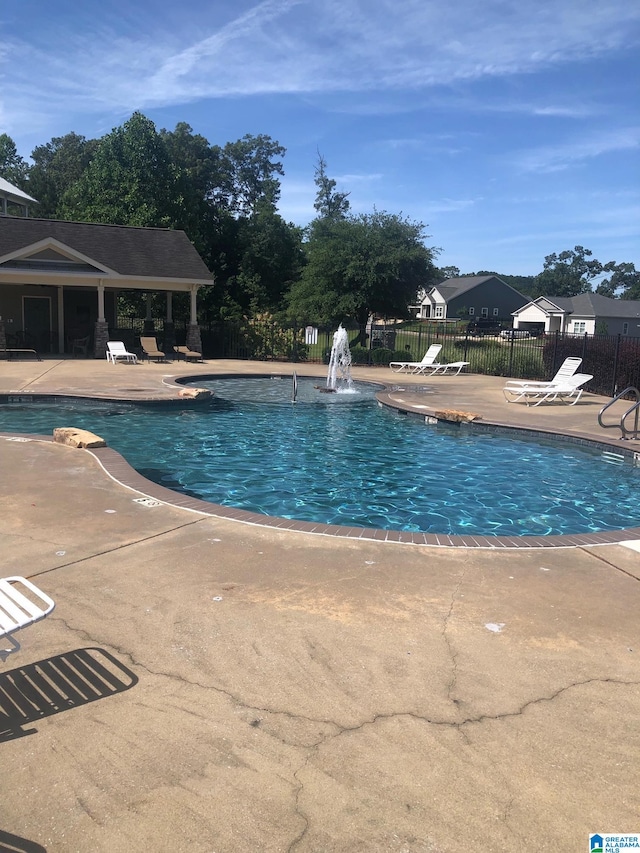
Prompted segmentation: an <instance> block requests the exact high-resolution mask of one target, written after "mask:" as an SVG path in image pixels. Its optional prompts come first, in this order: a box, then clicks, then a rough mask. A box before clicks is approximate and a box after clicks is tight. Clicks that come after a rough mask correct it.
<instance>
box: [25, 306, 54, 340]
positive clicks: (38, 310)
mask: <svg viewBox="0 0 640 853" xmlns="http://www.w3.org/2000/svg"><path fill="white" fill-rule="evenodd" d="M22 314H23V322H22V328H23V329H24V343H25V346H29V347H33V348H34V349H37V350H38V352H51V299H50V298H49V297H48V296H24V297H23V299H22Z"/></svg>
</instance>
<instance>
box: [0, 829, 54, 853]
mask: <svg viewBox="0 0 640 853" xmlns="http://www.w3.org/2000/svg"><path fill="white" fill-rule="evenodd" d="M0 853H47V848H46V847H43V846H42V845H41V844H36V842H35V841H29V840H28V839H27V838H20V836H19V835H12V834H11V833H10V832H4V831H3V830H2V829H0Z"/></svg>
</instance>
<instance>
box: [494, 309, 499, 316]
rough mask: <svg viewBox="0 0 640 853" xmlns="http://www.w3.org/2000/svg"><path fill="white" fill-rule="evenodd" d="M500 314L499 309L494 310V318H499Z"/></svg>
mask: <svg viewBox="0 0 640 853" xmlns="http://www.w3.org/2000/svg"><path fill="white" fill-rule="evenodd" d="M499 312H500V309H499V308H494V309H493V316H494V317H497V316H498V314H499Z"/></svg>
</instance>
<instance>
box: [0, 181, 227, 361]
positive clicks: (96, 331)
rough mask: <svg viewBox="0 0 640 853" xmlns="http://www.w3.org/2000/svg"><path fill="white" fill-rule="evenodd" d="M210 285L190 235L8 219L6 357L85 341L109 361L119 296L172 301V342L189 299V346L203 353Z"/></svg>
mask: <svg viewBox="0 0 640 853" xmlns="http://www.w3.org/2000/svg"><path fill="white" fill-rule="evenodd" d="M14 189H15V188H14ZM18 192H19V191H18ZM23 201H26V199H24V200H23ZM210 284H212V275H211V273H210V272H209V270H208V269H207V267H206V265H205V263H204V261H203V260H202V258H201V257H200V255H199V254H198V252H197V251H196V249H195V248H194V246H193V244H192V243H191V242H190V240H189V238H188V237H187V235H186V234H185V233H184V232H183V231H173V230H169V229H163V228H132V227H125V226H121V225H97V224H92V223H86V222H62V221H58V220H49V219H30V218H26V217H23V216H8V215H1V214H0V349H2V348H4V347H5V346H9V347H10V346H12V343H13V345H14V346H16V345H23V346H32V347H34V348H35V349H37V350H38V351H39V352H42V353H47V352H53V353H64V352H69V351H70V348H71V347H72V345H73V342H74V341H77V340H79V339H81V340H84V341H85V342H87V341H89V342H90V352H92V353H93V354H94V355H95V357H96V358H104V355H105V351H106V342H107V340H109V328H110V327H111V328H113V327H114V326H115V323H116V297H117V295H118V293H119V292H121V291H123V290H139V291H144V292H145V293H147V294H150V293H153V292H158V291H160V292H163V293H166V297H167V303H166V304H167V308H166V319H165V328H166V329H168V330H169V338H171V335H172V334H173V333H172V329H173V315H172V301H171V300H172V294H173V293H176V292H187V293H189V294H190V297H191V299H190V312H191V313H190V323H189V326H188V329H187V341H186V343H187V345H188V346H190V348H191V349H198V350H201V348H202V347H201V340H200V330H199V327H198V324H197V305H196V294H197V292H198V289H199V288H200V287H203V286H205V285H210ZM148 316H149V318H150V315H148ZM174 342H175V340H174ZM165 346H167V341H166V340H165Z"/></svg>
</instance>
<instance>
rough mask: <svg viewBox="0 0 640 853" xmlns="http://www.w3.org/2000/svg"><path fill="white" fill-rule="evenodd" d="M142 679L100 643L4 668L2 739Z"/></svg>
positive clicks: (0, 703)
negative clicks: (6, 669) (99, 646)
mask: <svg viewBox="0 0 640 853" xmlns="http://www.w3.org/2000/svg"><path fill="white" fill-rule="evenodd" d="M137 683H138V677H137V675H135V674H134V673H133V672H131V670H130V669H127V667H126V666H123V664H121V663H120V662H119V661H117V660H116V659H115V658H114V657H113V655H111V654H109V652H107V651H105V650H104V649H97V648H86V649H75V650H74V651H71V652H65V653H64V654H61V655H56V656H55V657H51V658H45V659H44V660H40V661H36V663H31V664H28V665H27V666H20V667H16V668H15V669H11V670H9V671H8V672H2V673H0V743H3V742H5V741H8V740H13V739H15V738H19V737H24V736H25V735H30V734H35V732H36V731H37V729H35V728H32V729H24V728H23V726H25V725H28V724H29V723H33V722H36V721H37V720H41V719H43V718H44V717H51V716H52V715H53V714H60V713H61V712H62V711H70V710H71V709H72V708H79V707H80V706H81V705H87V704H89V702H95V701H97V700H98V699H106V698H107V697H108V696H115V695H116V694H117V693H123V692H124V691H125V690H129V689H130V688H131V687H133V686H134V685H136V684H137ZM0 840H1V836H0ZM2 849H3V848H2V847H0V851H1V850H2ZM10 849H11V848H10ZM17 849H18V850H20V849H21V848H17ZM25 849H26V848H25Z"/></svg>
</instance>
